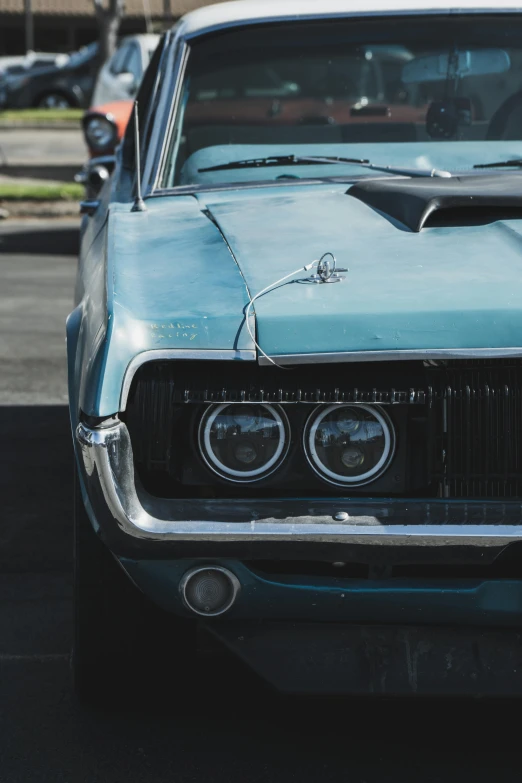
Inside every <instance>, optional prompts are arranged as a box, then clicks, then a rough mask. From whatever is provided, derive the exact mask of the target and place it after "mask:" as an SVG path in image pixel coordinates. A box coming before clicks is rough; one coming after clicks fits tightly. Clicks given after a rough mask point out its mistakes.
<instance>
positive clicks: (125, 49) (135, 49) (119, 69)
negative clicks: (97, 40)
mask: <svg viewBox="0 0 522 783" xmlns="http://www.w3.org/2000/svg"><path fill="white" fill-rule="evenodd" d="M159 39H160V36H159V35H134V36H130V37H128V38H124V39H123V40H122V42H121V44H120V46H119V47H118V49H117V50H116V52H115V53H114V55H113V56H112V57H111V58H110V59H109V60H107V62H106V63H105V65H104V66H103V67H102V69H101V70H100V73H99V75H98V79H97V81H96V86H95V88H94V93H93V96H92V105H93V106H98V105H99V104H103V103H108V102H109V101H121V100H126V99H128V98H130V97H132V96H134V95H135V94H136V92H137V90H138V87H139V86H140V84H141V80H142V78H143V74H144V73H145V70H146V68H147V66H148V64H149V61H150V58H151V57H152V54H153V52H154V50H155V48H156V46H157V45H158V41H159Z"/></svg>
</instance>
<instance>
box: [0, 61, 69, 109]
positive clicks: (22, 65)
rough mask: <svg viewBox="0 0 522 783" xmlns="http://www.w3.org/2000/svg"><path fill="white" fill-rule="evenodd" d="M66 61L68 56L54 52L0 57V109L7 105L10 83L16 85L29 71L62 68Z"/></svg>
mask: <svg viewBox="0 0 522 783" xmlns="http://www.w3.org/2000/svg"><path fill="white" fill-rule="evenodd" d="M68 60H69V55H68V54H57V53H55V52H27V54H23V55H20V56H16V57H15V56H13V57H0V109H1V108H4V106H5V105H6V103H7V93H8V88H9V84H10V83H12V82H13V81H14V82H15V83H16V80H17V79H18V80H19V78H20V76H26V75H27V74H28V73H29V72H30V71H33V70H36V69H41V68H48V67H49V66H52V65H59V66H63V65H65V64H66V63H67V61H68Z"/></svg>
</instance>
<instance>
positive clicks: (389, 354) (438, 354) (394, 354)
mask: <svg viewBox="0 0 522 783" xmlns="http://www.w3.org/2000/svg"><path fill="white" fill-rule="evenodd" d="M271 358H272V359H273V360H274V361H275V362H277V364H284V365H292V364H341V363H343V362H398V361H436V360H437V359H513V358H522V348H440V349H431V348H427V349H424V348H413V349H411V350H402V351H339V352H337V353H302V354H300V353H288V354H279V355H277V354H276V355H273V356H272V357H271ZM258 362H259V364H262V365H268V364H271V362H269V361H268V359H266V358H265V357H264V356H259V357H258Z"/></svg>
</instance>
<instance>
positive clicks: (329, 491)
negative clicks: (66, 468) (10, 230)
mask: <svg viewBox="0 0 522 783" xmlns="http://www.w3.org/2000/svg"><path fill="white" fill-rule="evenodd" d="M452 6H453V3H452V0H429V2H426V0H416V1H415V0H414V1H413V2H412V1H411V0H389V1H387V2H382V1H381V2H379V0H364V2H363V0H324V2H323V3H320V4H318V3H316V2H315V1H313V2H312V0H299V1H298V2H297V1H294V0H285V1H284V2H278V3H277V4H275V3H273V4H269V3H262V2H250V0H240V1H239V2H229V3H225V4H221V5H213V6H210V7H208V8H205V9H201V10H198V11H195V12H193V13H191V14H189V15H187V16H186V17H184V18H183V19H182V20H181V21H180V22H179V23H178V24H177V25H176V26H175V28H174V29H173V30H172V31H171V32H169V33H167V34H166V35H165V36H164V37H163V39H162V42H161V44H160V46H159V47H158V50H157V51H156V53H155V55H154V57H153V59H152V62H151V65H150V67H149V70H148V72H147V73H146V76H145V79H144V82H143V84H142V86H141V88H140V92H139V94H138V97H137V103H136V110H135V113H134V115H133V119H132V121H131V123H130V125H129V127H128V130H127V134H126V137H125V139H124V141H123V143H122V145H121V147H120V149H119V152H118V155H117V162H116V167H115V171H114V174H113V176H112V177H111V179H110V180H108V181H107V183H106V184H105V185H104V186H103V189H102V190H101V191H100V193H99V194H98V195H97V198H96V200H94V201H89V202H85V203H84V204H83V207H82V209H83V212H84V218H83V224H82V241H81V254H80V261H79V270H78V277H77V287H76V304H75V308H74V310H73V311H72V313H71V315H70V316H69V319H68V322H67V350H68V362H69V384H70V410H71V423H72V431H73V436H74V444H75V453H76V462H77V480H76V486H77V493H76V508H75V531H76V632H75V640H74V651H73V665H74V676H75V683H76V688H77V691H78V693H79V694H80V696H82V697H83V698H94V697H99V696H110V695H111V694H114V693H116V688H117V684H118V683H120V684H121V683H124V682H125V681H127V682H129V678H131V681H132V683H133V687H135V686H136V685H137V683H138V680H140V679H141V680H143V679H145V680H146V678H147V676H148V675H149V673H150V672H151V671H153V670H158V669H160V670H161V667H162V666H167V667H168V670H169V671H170V672H171V673H174V674H176V673H177V676H179V677H180V678H184V677H185V676H186V670H185V669H184V668H183V666H181V665H180V662H183V661H190V660H193V659H194V657H195V656H196V653H197V644H198V642H197V640H198V639H201V638H202V636H201V634H200V633H199V631H202V632H203V636H205V638H209V637H212V638H213V639H214V640H218V643H220V644H221V643H222V644H223V645H224V646H225V647H226V648H228V649H229V650H231V651H232V652H233V653H235V654H237V656H239V658H241V659H242V660H243V661H245V662H246V663H248V664H249V665H250V666H251V667H252V668H253V669H254V670H255V671H257V672H258V674H260V675H261V676H262V677H263V678H265V679H266V680H268V681H269V682H271V683H272V684H274V685H275V686H276V687H277V688H280V689H282V690H286V691H289V692H307V693H370V692H373V693H376V692H377V693H386V694H395V693H399V694H401V693H402V694H405V693H409V694H412V693H420V694H432V693H436V694H455V693H461V694H477V693H480V694H492V693H496V694H505V693H519V694H520V693H521V692H522V647H521V628H522V548H521V547H522V173H520V171H519V169H520V167H521V166H522V12H521V9H520V7H519V4H518V3H517V2H513V1H512V0H501V1H500V3H498V4H496V5H495V6H494V7H493V4H492V3H490V2H487V0H486V1H482V0H474V1H473V2H468V0H460V2H459V3H458V6H459V8H458V9H457V10H455V9H453V7H452ZM158 607H159V609H158ZM158 623H159V624H160V625H162V626H163V631H165V633H166V637H165V638H166V639H167V641H165V642H164V643H161V644H160V643H157V642H155V641H153V640H154V639H156V637H155V636H154V634H155V633H156V632H157V631H158ZM153 626H154V628H155V630H154V629H153ZM195 631H198V633H196V632H195ZM167 637H168V638H167Z"/></svg>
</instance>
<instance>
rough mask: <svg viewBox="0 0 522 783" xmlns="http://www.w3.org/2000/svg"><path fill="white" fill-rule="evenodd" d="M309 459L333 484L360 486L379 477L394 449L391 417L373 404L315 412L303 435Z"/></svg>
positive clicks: (337, 406)
mask: <svg viewBox="0 0 522 783" xmlns="http://www.w3.org/2000/svg"><path fill="white" fill-rule="evenodd" d="M304 446H305V451H306V456H307V458H308V461H309V462H310V464H311V466H312V467H313V469H314V470H315V471H316V473H318V474H319V475H320V476H321V478H323V479H324V480H325V481H328V482H330V483H331V484H339V485H343V486H352V487H354V486H355V487H356V486H360V485H361V484H367V483H368V482H370V481H375V479H376V478H377V477H378V476H380V475H381V474H382V473H383V472H384V471H385V470H386V468H387V467H388V465H389V463H390V460H391V458H392V457H393V452H394V449H395V435H394V431H393V425H392V423H391V421H390V419H389V417H388V415H387V414H386V413H385V412H384V411H383V410H381V409H379V408H376V407H374V406H370V405H328V406H326V407H324V408H323V407H321V408H318V409H316V410H315V411H314V412H313V413H312V415H311V416H310V418H309V420H308V422H307V424H306V427H305V432H304Z"/></svg>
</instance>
